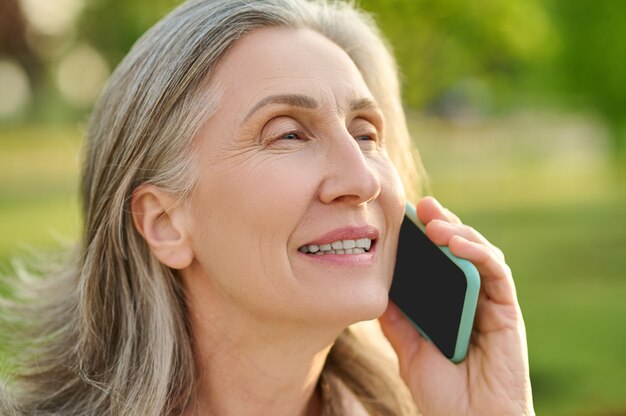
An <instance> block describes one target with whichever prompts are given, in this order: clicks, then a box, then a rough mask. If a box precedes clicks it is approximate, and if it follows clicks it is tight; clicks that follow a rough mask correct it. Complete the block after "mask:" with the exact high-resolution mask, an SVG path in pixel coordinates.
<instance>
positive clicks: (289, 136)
mask: <svg viewBox="0 0 626 416" xmlns="http://www.w3.org/2000/svg"><path fill="white" fill-rule="evenodd" d="M279 139H281V140H300V139H302V137H301V135H300V133H298V132H295V131H291V132H289V133H285V134H283V135H281V136H280V137H279Z"/></svg>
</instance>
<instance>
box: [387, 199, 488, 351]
mask: <svg viewBox="0 0 626 416" xmlns="http://www.w3.org/2000/svg"><path fill="white" fill-rule="evenodd" d="M479 290H480V276H479V274H478V270H476V267H475V266H474V265H473V264H472V263H471V262H470V261H468V260H465V259H460V258H458V257H456V256H454V255H453V254H452V253H450V250H449V249H448V247H440V246H437V245H436V244H435V243H433V242H432V241H430V239H429V238H428V237H427V236H426V234H425V233H424V231H423V225H422V224H421V223H420V222H419V219H418V218H417V213H416V211H415V207H414V206H413V205H412V204H410V203H407V205H406V213H405V217H404V221H403V222H402V226H401V228H400V238H399V241H398V253H397V257H396V265H395V270H394V275H393V281H392V284H391V289H390V292H389V297H390V298H391V299H392V300H393V301H394V302H395V303H396V304H397V305H398V306H399V307H400V309H401V310H402V312H403V313H404V315H406V316H407V318H409V319H410V320H411V322H412V323H413V324H414V325H415V327H416V328H417V330H418V331H419V332H420V333H421V334H422V335H423V336H424V337H426V338H427V339H429V340H430V341H432V342H433V343H434V344H435V345H436V346H437V348H439V350H440V351H441V352H442V353H443V354H444V355H445V356H446V357H448V359H450V360H451V361H453V362H455V363H458V362H461V361H463V359H464V358H465V356H466V354H467V348H468V345H469V340H470V336H471V334H472V326H473V324H474V315H475V313H476V304H477V302H478V292H479Z"/></svg>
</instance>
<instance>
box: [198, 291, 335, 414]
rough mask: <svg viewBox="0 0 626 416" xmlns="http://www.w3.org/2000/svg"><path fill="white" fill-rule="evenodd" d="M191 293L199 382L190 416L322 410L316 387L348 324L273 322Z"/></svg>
mask: <svg viewBox="0 0 626 416" xmlns="http://www.w3.org/2000/svg"><path fill="white" fill-rule="evenodd" d="M188 293H189V294H190V295H189V299H188V308H189V316H190V319H191V324H192V328H193V335H194V350H195V351H194V353H195V360H196V371H197V383H196V389H195V395H194V397H195V399H194V400H193V402H192V403H191V406H190V407H189V409H188V412H187V415H194V416H195V415H198V416H199V415H212V416H231V415H253V414H258V415H261V414H262V415H266V414H268V415H274V416H283V415H284V416H293V415H298V416H317V415H319V414H320V409H321V403H320V402H321V400H320V392H319V389H317V388H316V387H317V386H318V381H319V377H320V374H321V372H322V369H323V367H324V363H325V362H326V357H327V356H328V353H329V351H330V348H331V347H332V345H333V343H334V341H335V339H336V338H337V337H338V336H339V334H340V333H341V331H342V330H343V328H332V329H331V328H314V327H311V326H305V325H301V324H300V325H296V324H293V323H291V324H290V323H287V322H281V323H276V322H271V323H270V322H267V320H263V319H258V318H255V317H253V316H249V315H246V314H245V313H242V312H241V311H238V310H235V309H234V308H233V307H229V306H227V304H226V303H223V302H219V301H218V300H216V299H210V300H208V299H206V298H202V299H199V298H198V297H197V295H194V293H195V294H197V293H204V294H206V293H207V292H206V291H189V292H188ZM200 305H202V306H200ZM206 305H213V306H215V307H213V308H211V309H210V310H209V309H208V308H207V307H206ZM218 306H219V307H218Z"/></svg>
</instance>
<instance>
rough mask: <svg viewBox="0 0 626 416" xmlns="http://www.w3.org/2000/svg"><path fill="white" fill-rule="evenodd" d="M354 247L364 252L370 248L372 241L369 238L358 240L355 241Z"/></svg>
mask: <svg viewBox="0 0 626 416" xmlns="http://www.w3.org/2000/svg"><path fill="white" fill-rule="evenodd" d="M356 246H357V247H361V248H364V249H365V250H369V249H370V247H371V246H372V240H370V239H369V238H360V239H358V240H356Z"/></svg>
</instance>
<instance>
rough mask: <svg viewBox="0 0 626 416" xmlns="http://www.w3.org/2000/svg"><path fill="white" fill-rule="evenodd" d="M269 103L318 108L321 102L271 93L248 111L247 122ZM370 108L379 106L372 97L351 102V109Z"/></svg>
mask: <svg viewBox="0 0 626 416" xmlns="http://www.w3.org/2000/svg"><path fill="white" fill-rule="evenodd" d="M269 104H286V105H290V106H293V107H301V108H317V107H318V106H319V104H318V103H317V101H316V100H315V99H314V98H312V97H309V96H307V95H300V94H278V95H270V96H269V97H265V98H263V99H262V100H261V101H259V102H258V103H256V104H255V105H254V107H252V108H251V109H250V111H248V113H247V114H246V116H245V117H244V119H243V122H244V123H245V122H246V121H247V120H248V119H249V118H250V117H252V115H253V114H254V113H256V112H257V111H258V110H260V109H261V108H262V107H265V106H266V105H269ZM368 108H378V105H377V104H376V102H375V101H373V100H372V99H371V98H357V99H354V100H352V101H351V102H350V110H351V111H357V110H364V109H368Z"/></svg>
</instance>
